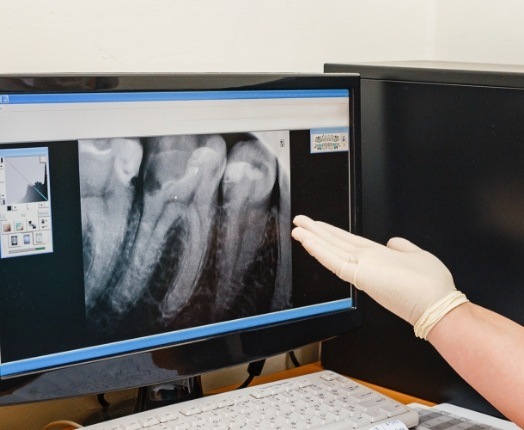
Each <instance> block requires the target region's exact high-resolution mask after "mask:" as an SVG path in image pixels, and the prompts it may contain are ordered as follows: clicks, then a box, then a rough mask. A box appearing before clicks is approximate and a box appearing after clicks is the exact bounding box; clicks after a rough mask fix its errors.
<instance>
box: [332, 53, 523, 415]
mask: <svg viewBox="0 0 524 430" xmlns="http://www.w3.org/2000/svg"><path fill="white" fill-rule="evenodd" d="M325 70H326V71H327V72H352V73H359V74H360V76H361V100H362V104H361V109H362V110H361V124H362V204H363V206H362V231H363V234H364V235H365V236H367V237H369V238H371V239H373V240H376V241H379V242H381V243H386V241H387V240H388V239H389V238H390V237H393V236H403V237H406V238H407V239H409V240H411V241H413V242H414V243H416V244H417V245H419V246H421V247H422V248H424V249H426V250H428V251H430V252H432V253H433V254H435V255H437V256H438V257H439V258H440V259H441V260H442V261H443V262H444V263H445V264H446V265H447V266H448V267H449V269H450V271H451V273H452V274H453V277H454V281H455V284H456V286H457V288H458V289H459V290H461V291H463V292H465V294H466V295H467V296H468V297H469V299H470V300H471V301H472V302H475V303H478V304H480V305H482V306H484V307H486V308H488V309H492V310H494V311H496V312H498V313H501V314H503V315H505V316H507V317H508V318H510V319H513V320H514V321H516V322H517V323H519V324H524V313H523V312H522V309H523V308H524V288H523V285H524V265H523V264H522V260H523V259H524V223H523V220H524V168H523V167H524V121H523V120H522V119H523V116H524V68H523V67H521V66H505V65H486V64H464V63H447V62H409V61H408V62H384V63H375V64H372V63H368V64H327V65H326V66H325ZM359 303H360V304H361V306H362V308H363V309H364V315H363V321H362V326H361V327H360V328H359V329H358V330H355V331H352V332H351V333H348V334H346V335H344V336H342V337H339V338H337V339H335V340H333V341H329V342H327V344H324V345H323V349H322V351H323V357H322V359H323V363H324V364H325V365H326V366H328V367H331V368H333V370H338V371H345V372H348V373H349V374H351V375H353V376H354V377H356V378H361V379H364V380H368V381H371V382H375V383H377V384H380V385H383V386H388V387H390V388H393V389H396V390H399V391H401V392H407V393H410V394H413V395H416V396H418V397H420V398H423V399H427V400H431V401H433V402H437V403H443V402H448V403H453V404H457V405H460V406H463V407H466V408H470V409H474V410H477V411H480V412H484V413H488V414H493V415H498V416H500V414H499V413H498V412H497V411H496V410H495V409H494V408H493V407H491V406H490V405H489V404H488V403H487V402H486V401H485V400H484V399H482V398H481V397H480V395H478V394H477V393H476V392H475V391H474V390H473V389H472V388H471V387H470V386H469V385H468V384H466V383H465V382H464V381H463V380H462V379H461V378H460V377H459V376H458V375H457V374H456V373H455V372H454V371H453V370H452V369H451V368H450V367H449V365H448V364H447V363H446V362H445V361H444V360H443V359H442V358H441V357H440V356H439V355H438V353H437V352H436V351H435V350H434V349H433V348H432V347H431V345H430V344H428V343H427V342H423V341H421V340H420V339H416V338H415V337H414V335H413V329H412V328H411V327H410V326H409V325H408V324H406V323H405V322H403V321H402V320H400V319H399V318H397V317H395V316H393V315H392V314H390V313H389V312H387V311H386V310H384V309H382V308H380V307H379V306H378V305H376V304H375V303H373V301H371V300H369V299H368V298H367V297H364V295H361V296H360V297H359ZM508 389H510V387H508Z"/></svg>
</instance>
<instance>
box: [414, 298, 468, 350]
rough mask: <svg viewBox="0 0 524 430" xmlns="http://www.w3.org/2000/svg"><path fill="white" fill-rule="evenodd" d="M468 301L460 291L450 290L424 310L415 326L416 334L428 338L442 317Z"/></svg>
mask: <svg viewBox="0 0 524 430" xmlns="http://www.w3.org/2000/svg"><path fill="white" fill-rule="evenodd" d="M468 301H469V300H468V299H467V297H466V296H465V295H464V294H463V293H461V292H460V291H457V290H454V291H451V292H449V293H448V294H446V295H445V296H444V297H443V298H441V299H440V300H438V301H437V302H436V303H434V304H432V305H431V306H430V307H429V308H427V309H426V310H425V311H424V313H423V314H422V316H421V317H420V318H419V319H418V321H417V322H416V323H415V325H414V327H413V330H414V332H415V336H417V337H420V338H421V339H425V340H427V338H428V334H429V332H430V331H431V329H433V327H435V325H437V324H438V322H439V321H440V320H441V319H442V318H444V317H445V316H446V315H447V314H448V313H449V312H450V311H452V310H453V309H455V308H456V307H457V306H460V305H462V304H464V303H466V302H468Z"/></svg>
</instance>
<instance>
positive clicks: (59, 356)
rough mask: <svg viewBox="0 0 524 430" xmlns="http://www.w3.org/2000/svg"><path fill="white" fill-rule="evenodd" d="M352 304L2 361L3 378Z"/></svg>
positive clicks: (339, 303) (328, 305)
mask: <svg viewBox="0 0 524 430" xmlns="http://www.w3.org/2000/svg"><path fill="white" fill-rule="evenodd" d="M352 306H353V300H352V299H341V300H336V301H333V302H329V303H323V304H320V305H311V306H304V307H301V308H296V309H287V310H283V311H279V312H273V313H270V314H264V315H257V316H254V317H247V318H241V319H237V320H233V321H225V322H222V323H217V324H210V325H206V326H202V327H194V328H189V329H184V330H178V331H175V332H170V333H162V334H157V335H152V336H147V337H142V338H139V339H131V340H125V341H121V342H114V343H110V344H105V345H98V346H92V347H88V348H83V349H77V350H74V351H67V352H60V353H56V354H50V355H46V356H42V357H36V358H28V359H24V360H18V361H14V362H10V363H4V364H0V377H2V376H11V375H18V374H24V373H29V372H34V371H38V370H42V369H48V368H53V367H58V366H63V365H68V364H74V363H80V362H83V361H88V360H92V359H97V358H101V357H106V356H108V357H111V356H115V355H118V354H125V353H129V352H133V351H140V350H147V349H151V348H155V347H158V346H163V345H170V344H174V343H181V342H185V341H190V340H193V339H195V340H196V339H199V338H205V337H209V336H215V335H219V334H225V333H228V332H234V331H237V330H245V329H250V328H254V327H259V326H264V325H267V324H275V323H279V322H284V321H290V320H294V319H298V318H304V317H309V316H315V315H320V314H324V313H328V312H336V311H342V310H347V309H350V308H351V307H352Z"/></svg>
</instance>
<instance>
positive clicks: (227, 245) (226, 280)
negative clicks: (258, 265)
mask: <svg viewBox="0 0 524 430" xmlns="http://www.w3.org/2000/svg"><path fill="white" fill-rule="evenodd" d="M276 181H277V160H276V157H275V155H274V154H273V153H272V152H271V151H270V150H269V149H268V148H267V147H266V146H265V145H264V144H262V142H260V141H259V140H258V139H252V140H249V141H242V142H239V143H237V144H236V145H235V146H234V147H233V148H232V149H231V151H230V152H229V154H228V160H227V165H226V170H225V172H224V180H223V183H222V193H223V195H222V199H223V206H222V210H221V215H220V233H219V241H218V243H219V245H218V246H219V249H218V251H217V253H218V257H217V272H218V281H217V291H216V309H217V318H218V319H222V318H224V317H227V316H228V315H229V314H230V312H231V308H232V307H233V306H234V303H235V301H236V300H237V299H238V298H239V297H240V296H241V295H242V291H243V289H244V287H245V285H244V277H245V275H246V272H247V271H248V270H249V268H250V266H251V265H252V264H253V262H254V261H255V259H256V256H257V254H258V253H259V252H260V251H261V247H262V244H263V240H264V238H265V233H266V229H267V227H268V225H269V222H270V218H271V216H272V214H271V207H270V197H271V193H272V191H273V189H274V187H275V183H276ZM275 267H276V262H275ZM271 288H274V285H273V287H271Z"/></svg>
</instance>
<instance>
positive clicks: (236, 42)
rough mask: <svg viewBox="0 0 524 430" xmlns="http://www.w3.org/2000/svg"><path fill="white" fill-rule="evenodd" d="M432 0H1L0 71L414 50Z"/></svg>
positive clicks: (421, 49)
mask: <svg viewBox="0 0 524 430" xmlns="http://www.w3.org/2000/svg"><path fill="white" fill-rule="evenodd" d="M432 6H433V0H396V1H390V0H148V1H146V0H143V1H141V0H90V1H87V0H86V1H79V0H46V1H40V0H0V20H1V24H0V73H14V72H17V73H36V72H49V73H52V72H55V73H56V72H127V71H169V72H170V71H260V72H272V71H276V72H280V71H305V72H321V71H322V68H323V64H324V63H325V62H338V61H365V60H384V59H386V60H387V59H410V58H417V59H418V58H422V57H424V56H425V53H426V52H427V50H428V46H429V45H430V44H431V43H432V34H431V33H430V32H428V29H431V25H429V26H428V25H427V21H428V19H430V20H431V16H430V15H429V14H428V11H432Z"/></svg>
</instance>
